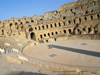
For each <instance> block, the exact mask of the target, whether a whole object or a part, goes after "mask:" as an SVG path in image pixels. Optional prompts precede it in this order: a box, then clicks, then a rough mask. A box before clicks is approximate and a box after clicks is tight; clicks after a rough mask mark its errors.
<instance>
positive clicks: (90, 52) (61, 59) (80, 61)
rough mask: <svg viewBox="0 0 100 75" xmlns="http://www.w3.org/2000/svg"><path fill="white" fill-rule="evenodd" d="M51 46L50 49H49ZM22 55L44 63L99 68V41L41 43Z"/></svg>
mask: <svg viewBox="0 0 100 75" xmlns="http://www.w3.org/2000/svg"><path fill="white" fill-rule="evenodd" d="M49 45H52V49H49V47H48V46H49ZM23 54H25V56H28V58H30V57H31V58H36V59H41V60H45V61H50V62H55V63H61V64H69V65H80V66H93V67H100V40H67V41H56V42H50V43H44V44H43V43H42V44H38V45H37V46H33V47H32V48H30V49H28V50H27V51H24V50H23Z"/></svg>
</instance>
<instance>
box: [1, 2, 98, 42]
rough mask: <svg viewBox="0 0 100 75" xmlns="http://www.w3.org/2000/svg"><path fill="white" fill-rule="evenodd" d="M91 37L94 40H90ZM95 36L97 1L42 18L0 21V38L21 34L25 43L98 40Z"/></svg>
mask: <svg viewBox="0 0 100 75" xmlns="http://www.w3.org/2000/svg"><path fill="white" fill-rule="evenodd" d="M92 34H93V35H94V36H95V37H90V36H92ZM99 34H100V0H78V1H77V2H72V3H69V4H64V5H63V6H61V8H60V9H57V10H54V11H50V12H46V13H44V14H43V15H39V16H37V15H34V16H33V17H26V16H24V17H23V18H14V17H12V18H11V20H4V21H3V22H1V21H0V37H7V36H14V35H21V36H24V37H26V38H27V39H29V40H35V41H39V42H50V41H56V40H61V39H63V38H64V39H66V40H67V39H68V37H70V38H71V37H73V36H77V37H79V35H82V37H81V38H85V37H87V39H91V38H96V39H98V38H97V37H98V35H99ZM77 37H76V38H77ZM88 37H90V38H88ZM99 38H100V37H99ZM74 39H75V38H74Z"/></svg>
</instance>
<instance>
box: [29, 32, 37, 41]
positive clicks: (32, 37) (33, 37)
mask: <svg viewBox="0 0 100 75" xmlns="http://www.w3.org/2000/svg"><path fill="white" fill-rule="evenodd" d="M30 36H31V39H32V40H36V39H35V33H34V32H32V33H31V34H30Z"/></svg>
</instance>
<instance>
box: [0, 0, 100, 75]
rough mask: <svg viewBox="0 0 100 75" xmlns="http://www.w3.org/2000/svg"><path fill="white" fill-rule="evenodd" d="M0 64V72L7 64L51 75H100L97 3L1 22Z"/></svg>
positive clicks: (91, 0)
mask: <svg viewBox="0 0 100 75" xmlns="http://www.w3.org/2000/svg"><path fill="white" fill-rule="evenodd" d="M49 46H52V48H51V49H49ZM3 61H4V62H3ZM0 62H1V63H2V64H0V66H1V68H0V70H1V71H0V73H1V72H3V70H2V68H4V67H3V66H4V65H3V64H5V63H10V65H11V64H13V69H16V68H14V64H15V66H16V65H24V66H23V67H25V68H26V69H27V68H28V67H29V68H30V67H31V68H36V69H38V70H39V71H38V73H42V71H45V73H44V74H49V72H48V71H50V72H52V73H50V75H53V73H57V75H59V74H66V75H100V0H78V1H77V2H72V3H68V4H64V5H62V6H61V7H60V9H57V10H54V11H50V12H46V13H44V14H43V15H39V16H37V15H34V16H33V17H26V16H24V17H23V18H14V17H12V18H11V20H4V21H3V22H2V21H0ZM2 65H3V66H2ZM26 66H27V67H26ZM6 68H8V70H9V66H8V67H7V66H5V68H4V70H6ZM17 68H19V69H22V67H21V66H19V67H17ZM25 68H24V69H25Z"/></svg>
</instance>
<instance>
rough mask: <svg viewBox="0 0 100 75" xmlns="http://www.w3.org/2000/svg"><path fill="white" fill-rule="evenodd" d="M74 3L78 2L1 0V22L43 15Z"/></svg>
mask: <svg viewBox="0 0 100 75" xmlns="http://www.w3.org/2000/svg"><path fill="white" fill-rule="evenodd" d="M73 1H77V0H0V20H1V21H3V20H9V19H11V17H15V18H22V17H23V16H26V17H32V16H34V14H36V15H43V14H44V13H45V12H49V11H53V10H57V9H59V8H60V7H61V6H62V5H63V4H66V3H70V2H73Z"/></svg>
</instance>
